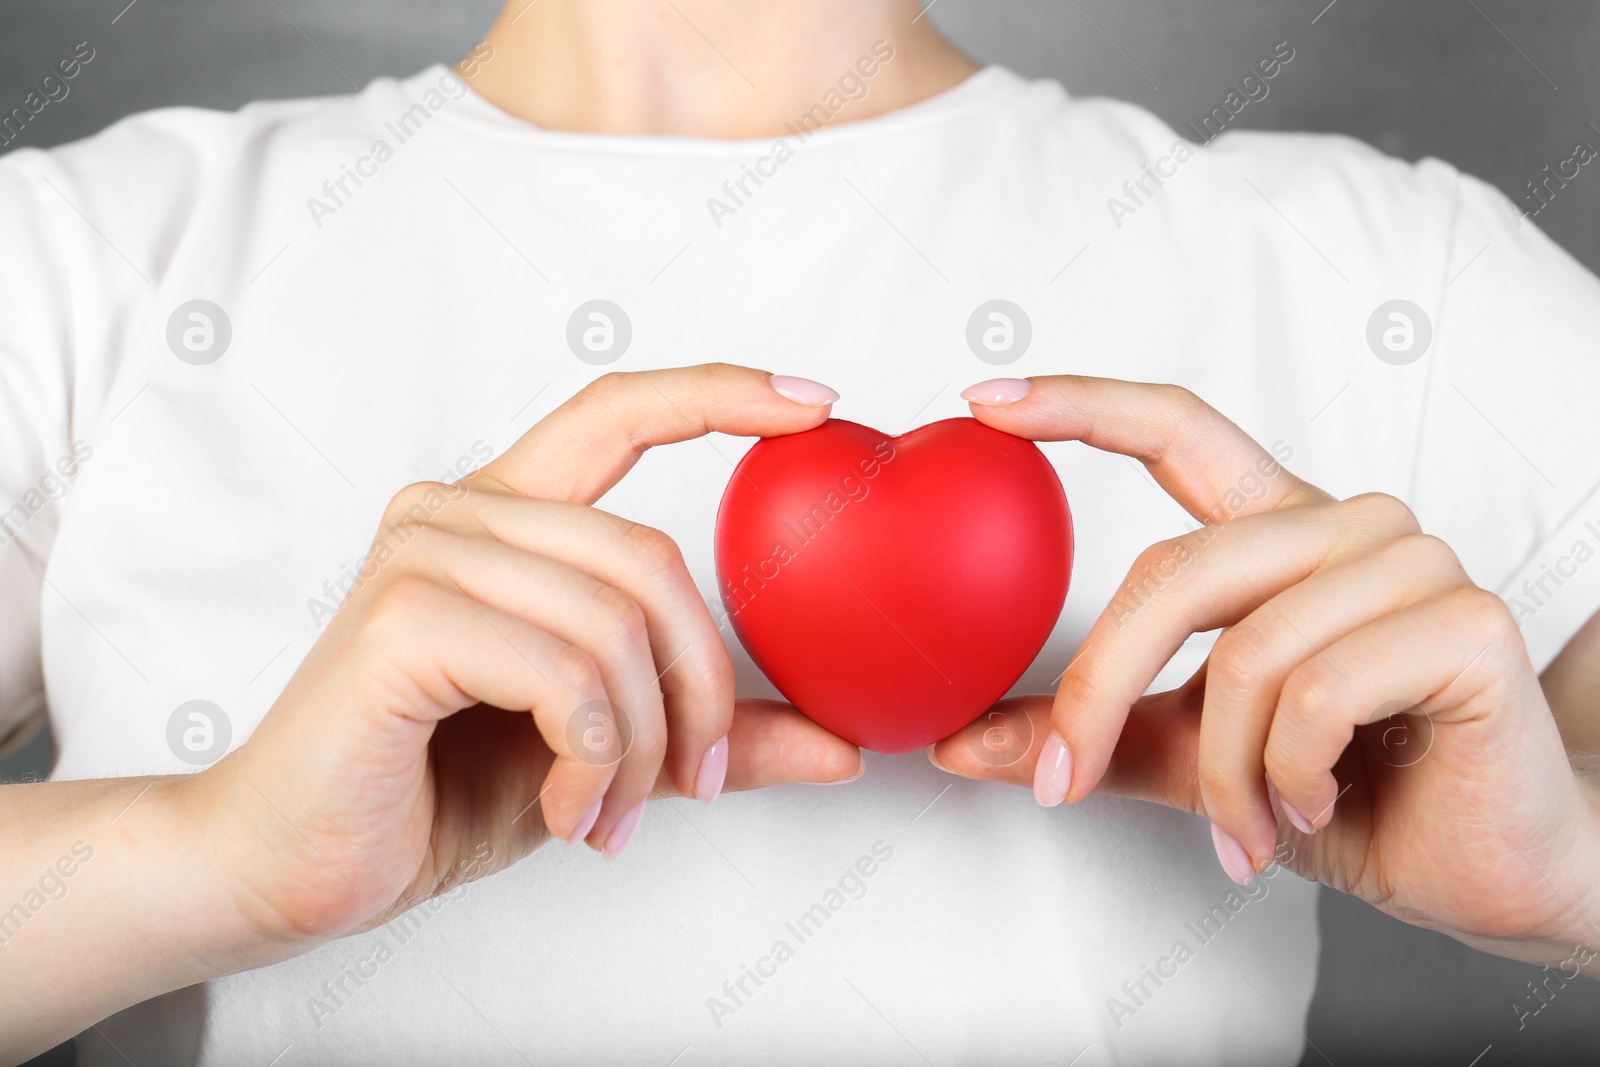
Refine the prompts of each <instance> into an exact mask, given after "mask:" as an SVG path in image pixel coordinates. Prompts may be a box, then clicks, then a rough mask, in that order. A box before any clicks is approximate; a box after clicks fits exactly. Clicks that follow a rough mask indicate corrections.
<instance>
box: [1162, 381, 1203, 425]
mask: <svg viewBox="0 0 1600 1067" xmlns="http://www.w3.org/2000/svg"><path fill="white" fill-rule="evenodd" d="M1161 398H1162V400H1164V401H1165V402H1166V406H1167V407H1168V408H1169V409H1170V410H1171V411H1172V415H1173V417H1174V418H1175V419H1184V418H1188V417H1190V416H1193V415H1196V414H1198V413H1199V412H1201V411H1210V410H1211V405H1210V404H1207V403H1206V402H1205V401H1204V400H1201V399H1200V396H1199V394H1197V393H1196V392H1194V390H1192V389H1189V388H1187V387H1185V386H1182V385H1174V384H1171V383H1167V384H1165V385H1163V386H1161Z"/></svg>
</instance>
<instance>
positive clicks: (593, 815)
mask: <svg viewBox="0 0 1600 1067" xmlns="http://www.w3.org/2000/svg"><path fill="white" fill-rule="evenodd" d="M603 803H605V801H603V800H597V801H595V802H594V807H592V808H590V809H589V811H588V813H587V814H586V815H584V817H583V818H581V819H579V820H578V825H577V826H574V827H573V828H572V833H570V834H568V835H567V844H569V845H576V844H577V843H578V842H579V841H582V840H583V839H584V838H586V837H588V836H589V831H590V830H593V829H594V821H595V820H596V819H598V818H599V817H600V805H601V804H603Z"/></svg>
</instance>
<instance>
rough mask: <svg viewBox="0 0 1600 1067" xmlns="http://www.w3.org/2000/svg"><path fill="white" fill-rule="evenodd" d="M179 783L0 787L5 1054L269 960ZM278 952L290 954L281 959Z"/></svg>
mask: <svg viewBox="0 0 1600 1067" xmlns="http://www.w3.org/2000/svg"><path fill="white" fill-rule="evenodd" d="M193 786H194V783H193V782H192V781H190V780H189V779H188V778H187V777H176V778H118V779H99V780H89V781H73V782H44V783H39V784H30V785H7V786H0V856H4V857H5V860H4V864H3V865H0V1062H5V1063H12V1062H17V1061H19V1060H24V1059H27V1058H28V1057H29V1056H32V1055H35V1054H37V1053H39V1052H41V1051H43V1050H45V1049H48V1048H50V1047H51V1046H52V1045H54V1044H56V1043H58V1042H60V1041H62V1040H64V1039H66V1038H67V1037H70V1036H71V1035H73V1034H76V1033H78V1032H80V1031H82V1030H84V1029H86V1028H87V1027H88V1026H89V1025H90V1024H91V1023H94V1022H98V1021H99V1020H100V1019H103V1018H105V1017H106V1016H107V1015H110V1014H112V1013H113V1012H116V1011H119V1010H121V1009H122V1008H125V1007H127V1006H129V1005H131V1004H135V1003H138V1002H139V1001H142V1000H146V999H148V998H150V997H153V996H156V995H158V994H161V993H164V992H167V991H169V990H172V989H177V988H181V987H183V986H186V985H191V984H193V983H195V982H199V981H203V980H205V979H208V978H213V977H216V976H218V975H222V974H227V973H231V972H233V971H236V970H239V969H241V968H243V967H247V966H252V965H257V964H260V963H265V962H270V960H271V958H272V956H273V955H274V952H273V948H272V946H270V945H264V944H262V943H261V941H260V939H259V938H257V937H256V936H254V935H253V934H252V933H251V931H250V930H249V929H248V925H247V924H246V923H245V922H244V921H243V920H241V918H240V917H239V913H238V908H237V907H236V905H235V903H234V902H233V901H232V900H231V898H230V892H229V888H228V887H227V886H226V885H225V884H224V883H223V880H222V879H221V878H220V877H219V876H218V875H217V873H216V872H215V871H214V869H213V868H212V866H211V863H210V860H209V858H208V857H207V855H206V849H205V844H204V842H203V840H200V839H199V835H198V833H197V831H196V828H195V823H196V820H194V819H193V818H192V817H191V816H190V815H189V812H191V811H193V810H194V806H193V805H192V804H191V803H190V802H189V797H190V796H191V795H192V794H193V792H194V788H193ZM280 954H287V953H280Z"/></svg>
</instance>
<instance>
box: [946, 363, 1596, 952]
mask: <svg viewBox="0 0 1600 1067" xmlns="http://www.w3.org/2000/svg"><path fill="white" fill-rule="evenodd" d="M1011 384H1012V385H1013V387H1018V386H1020V387H1026V386H1028V385H1030V384H1031V387H1032V388H1031V391H1029V392H1028V393H1027V395H1026V396H1025V397H1023V398H1022V399H1020V400H1017V401H1015V402H1013V403H1008V404H998V403H974V404H973V406H972V411H973V414H974V415H975V416H976V417H977V418H979V419H981V420H982V421H984V422H986V423H988V424H989V425H991V426H994V427H995V428H996V429H1000V430H1004V431H1006V432H1008V433H1014V434H1017V435H1018V436H1022V437H1028V438H1032V439H1035V440H1050V441H1062V440H1066V441H1081V442H1083V443H1085V444H1087V445H1089V446H1091V447H1094V448H1099V449H1102V450H1105V451H1108V452H1114V453H1119V454H1121V455H1125V456H1131V457H1133V458H1134V459H1137V460H1139V461H1140V462H1142V463H1143V464H1144V466H1145V467H1146V469H1148V470H1149V472H1150V473H1151V475H1152V476H1153V477H1154V478H1155V480H1156V481H1157V483H1158V484H1160V485H1161V487H1162V488H1163V489H1165V490H1166V491H1167V493H1168V494H1170V495H1171V496H1172V498H1173V499H1174V500H1176V501H1177V502H1178V503H1179V504H1181V505H1182V506H1183V507H1184V508H1185V509H1186V510H1187V511H1188V512H1189V514H1190V515H1191V516H1193V517H1194V518H1195V519H1197V520H1199V521H1201V522H1202V523H1205V524H1206V525H1204V526H1203V527H1202V528H1201V529H1199V530H1196V531H1194V532H1193V533H1190V534H1186V535H1184V536H1182V537H1178V538H1175V539H1173V540H1171V541H1167V542H1163V543H1161V544H1157V545H1154V546H1151V548H1150V549H1148V550H1147V551H1145V552H1144V553H1143V554H1142V555H1141V556H1140V557H1139V560H1138V561H1137V562H1136V563H1135V564H1134V567H1133V568H1132V570H1131V572H1130V573H1129V575H1128V579H1127V581H1126V582H1125V583H1124V585H1123V587H1122V590H1121V592H1119V594H1118V596H1117V597H1116V598H1115V599H1114V600H1113V602H1112V603H1111V604H1110V605H1108V606H1107V607H1106V609H1105V611H1104V612H1103V613H1102V615H1101V616H1100V618H1099V620H1098V621H1097V622H1096V623H1095V625H1094V627H1093V628H1092V629H1091V630H1090V632H1089V634H1088V636H1087V637H1086V638H1085V640H1084V643H1083V645H1082V647H1081V648H1080V650H1079V651H1078V654H1077V655H1076V657H1075V658H1074V659H1073V661H1072V663H1071V664H1070V665H1069V666H1068V668H1067V670H1066V672H1065V674H1064V675H1063V676H1062V679H1061V683H1060V687H1059V689H1058V690H1057V692H1056V694H1055V695H1054V696H1053V697H1051V696H1025V697H1020V698H1015V699H1012V700H1008V701H1005V702H1003V703H1002V704H1001V705H1000V706H998V707H997V708H996V709H995V711H994V712H992V713H991V714H990V715H989V716H986V717H984V718H981V719H979V720H978V722H977V723H975V724H974V726H973V727H969V731H973V730H975V731H983V730H993V729H995V728H996V727H997V726H1000V727H1002V728H1003V729H1004V730H1005V731H1006V732H1005V734H1004V735H1003V736H1004V737H1005V738H1008V739H1009V738H1012V737H1017V738H1022V737H1027V738H1031V739H1032V741H1031V744H1030V746H1029V747H1028V750H1027V752H1026V754H1025V755H1023V756H1022V757H1021V758H1019V759H1017V760H1016V761H1015V762H1013V763H1010V764H1007V765H1005V766H998V767H997V766H990V765H988V764H986V763H985V762H984V761H982V760H980V759H979V758H978V757H977V755H976V754H975V751H974V750H975V749H976V750H977V751H980V752H981V751H982V749H981V747H978V746H975V745H974V744H972V743H971V742H972V740H973V738H972V737H971V736H968V735H967V734H966V733H965V732H964V733H963V734H958V735H956V736H954V737H951V738H947V739H946V740H944V741H942V742H940V743H939V744H938V745H936V746H934V747H933V749H932V750H931V751H930V753H929V755H930V758H932V759H933V760H934V762H935V764H936V765H938V766H941V767H943V768H945V769H947V770H949V771H951V772H953V773H956V774H961V775H966V776H968V777H973V778H984V779H992V780H997V781H1009V782H1013V783H1016V784H1031V785H1032V786H1033V787H1034V791H1035V795H1036V796H1037V797H1038V798H1039V800H1040V802H1041V803H1043V804H1046V805H1054V804H1057V803H1060V802H1061V801H1062V800H1063V796H1062V793H1063V790H1062V784H1063V782H1062V777H1065V779H1066V780H1065V790H1064V792H1065V797H1064V799H1065V800H1066V801H1067V802H1069V803H1072V802H1077V801H1080V800H1082V799H1083V798H1084V797H1087V796H1089V795H1091V794H1093V793H1107V794H1113V795H1121V796H1131V797H1137V798H1140V799H1143V800H1149V801H1153V802H1155V803H1159V804H1165V805H1167V806H1169V807H1174V808H1178V809H1180V810H1183V811H1189V812H1194V813H1196V814H1200V815H1204V816H1206V817H1207V818H1209V819H1210V820H1211V821H1212V823H1213V825H1214V826H1215V827H1216V828H1217V833H1216V834H1215V835H1214V837H1215V839H1216V840H1217V844H1218V854H1219V859H1221V860H1222V862H1223V866H1224V869H1229V868H1230V867H1231V868H1232V869H1229V873H1230V874H1232V875H1233V876H1234V877H1235V879H1236V880H1237V881H1240V882H1248V881H1249V880H1250V878H1251V876H1252V874H1253V873H1255V872H1260V871H1262V870H1265V869H1266V868H1267V867H1268V866H1270V865H1271V863H1272V862H1273V860H1274V857H1275V855H1276V856H1278V857H1283V856H1287V857H1289V858H1288V859H1287V860H1286V862H1285V865H1286V866H1287V867H1289V868H1290V869H1291V870H1294V871H1295V872H1296V873H1298V874H1301V875H1302V876H1304V877H1306V878H1312V879H1316V880H1318V881H1321V882H1324V883H1326V884H1328V885H1330V886H1333V887H1334V888H1336V889H1339V890H1342V891H1343V892H1346V893H1351V894H1354V895H1355V896H1358V897H1361V898H1362V899H1363V900H1366V901H1368V902H1369V903H1372V904H1374V905H1376V906H1377V907H1379V908H1381V909H1382V910H1384V911H1386V912H1388V913H1389V914H1391V915H1394V916H1396V917H1397V918H1400V919H1403V920H1405V921H1406V922H1410V923H1414V924H1417V925H1420V926H1425V927H1428V928H1431V929H1435V930H1441V931H1443V932H1445V933H1448V934H1450V935H1452V936H1454V937H1456V938H1459V939H1460V940H1462V941H1465V942H1467V943H1468V944H1472V945H1475V946H1477V947H1479V948H1482V949H1485V950H1487V951H1491V952H1495V953H1499V954H1501V955H1505V956H1511V957H1514V958H1517V959H1522V960H1527V961H1530V962H1537V963H1549V964H1551V965H1556V964H1558V963H1560V962H1562V961H1565V960H1567V959H1568V958H1569V957H1570V956H1572V954H1573V949H1574V947H1575V946H1579V945H1583V946H1587V947H1589V948H1591V949H1592V948H1593V947H1595V946H1597V945H1600V925H1597V923H1596V920H1597V919H1600V901H1597V900H1596V890H1595V888H1594V887H1595V886H1596V885H1597V884H1600V880H1597V876H1600V790H1597V783H1596V778H1595V775H1594V774H1593V773H1592V767H1593V766H1594V761H1593V759H1592V757H1591V756H1590V754H1589V753H1587V752H1586V751H1585V750H1583V749H1582V748H1580V747H1577V746H1576V745H1573V741H1574V740H1576V739H1580V738H1588V737H1590V736H1592V731H1593V729H1594V727H1593V725H1592V724H1593V722H1594V720H1595V714H1594V696H1593V694H1594V693H1595V691H1596V690H1595V682H1596V680H1597V679H1596V674H1597V671H1600V649H1597V648H1596V647H1595V646H1596V641H1597V640H1600V626H1597V625H1596V623H1595V622H1594V621H1593V620H1591V621H1590V623H1589V624H1588V625H1586V626H1585V627H1584V628H1583V630H1582V631H1581V632H1580V633H1579V634H1577V635H1576V636H1575V637H1574V638H1573V640H1572V642H1571V643H1570V644H1569V645H1568V646H1567V648H1566V649H1565V650H1564V651H1563V652H1562V654H1561V656H1560V657H1558V659H1557V660H1556V661H1555V663H1554V664H1553V665H1552V666H1551V668H1550V670H1549V671H1548V672H1547V682H1546V685H1545V686H1544V687H1541V685H1540V679H1539V678H1538V677H1537V676H1536V675H1535V673H1534V670H1533V666H1532V664H1531V663H1530V662H1529V659H1528V652H1527V646H1526V645H1525V644H1524V643H1523V641H1522V637H1521V635H1520V633H1519V632H1518V630H1517V627H1516V624H1515V622H1514V621H1513V619H1512V616H1511V613H1510V612H1509V610H1508V609H1507V608H1506V606H1505V605H1504V603H1503V602H1501V600H1500V598H1499V597H1497V596H1495V595H1494V594H1493V593H1490V592H1487V591H1485V590H1483V589H1480V588H1478V587H1477V586H1476V585H1474V584H1473V583H1472V581H1471V580H1470V579H1469V578H1468V577H1467V575H1466V573H1465V572H1464V571H1463V570H1462V568H1461V564H1460V562H1459V561H1458V560H1457V559H1456V556H1455V553H1454V552H1452V551H1451V550H1450V547H1449V546H1448V545H1446V544H1445V543H1444V542H1443V541H1440V540H1439V539H1437V538H1434V537H1430V536H1428V535H1427V534H1425V533H1423V532H1422V530H1421V528H1420V527H1419V526H1418V524H1417V520H1416V517H1415V516H1414V515H1413V514H1412V513H1411V511H1410V509H1409V508H1407V507H1406V506H1405V505H1404V504H1403V503H1402V502H1400V501H1399V500H1397V499H1395V498H1393V497H1390V496H1385V495H1383V494H1377V493H1371V494H1366V495H1362V496H1357V497H1353V498H1351V499H1349V500H1344V501H1339V500H1335V499H1333V498H1332V497H1330V496H1329V495H1328V494H1327V493H1324V492H1323V491H1322V490H1320V489H1318V488H1316V487H1315V486H1313V485H1311V484H1309V483H1307V482H1305V481H1302V480H1301V479H1299V478H1297V477H1295V476H1294V475H1293V474H1291V473H1290V472H1289V471H1287V470H1285V469H1283V468H1282V467H1281V466H1279V465H1278V464H1277V463H1276V461H1275V460H1273V459H1272V457H1271V456H1270V455H1269V454H1268V453H1267V451H1266V450H1265V449H1263V448H1261V447H1260V446H1259V445H1258V444H1256V443H1255V442H1254V441H1252V440H1251V439H1250V438H1249V437H1248V436H1247V435H1245V434H1244V433H1243V432H1242V431H1241V430H1239V428H1238V427H1236V426H1234V425H1233V424H1232V423H1231V422H1229V421H1228V420H1227V419H1225V418H1224V417H1223V416H1222V415H1220V414H1218V413H1217V412H1216V411H1215V410H1213V409H1212V408H1211V407H1209V406H1208V405H1206V404H1205V403H1203V402H1202V401H1200V400H1199V399H1198V398H1196V397H1195V396H1194V395H1193V394H1191V393H1189V392H1187V391H1186V390H1183V389H1181V388H1178V387H1175V386H1163V385H1146V384H1141V383H1130V382H1118V381H1111V380H1107V379H1094V378H1079V377H1065V376H1063V377H1046V378H1035V379H1030V380H1029V381H1028V382H1013V383H1011ZM996 392H997V390H996V388H995V387H994V385H993V384H992V383H984V384H983V385H980V386H977V387H974V389H972V390H969V392H968V394H967V395H968V398H969V399H972V398H974V397H993V396H994V395H995V394H996ZM1013 395H1014V392H1013ZM1252 475H1254V476H1257V478H1258V480H1252ZM1263 475H1265V476H1264V477H1260V476H1263ZM1260 485H1264V491H1259V492H1249V493H1242V492H1239V491H1238V490H1239V489H1240V487H1241V486H1252V487H1254V486H1260ZM1216 629H1220V630H1221V631H1222V632H1221V635H1220V636H1219V638H1218V639H1217V642H1216V645H1215V646H1214V648H1213V650H1212V652H1211V654H1210V656H1209V657H1208V658H1207V660H1206V662H1205V664H1204V665H1203V666H1202V668H1201V669H1200V670H1199V671H1198V672H1197V673H1196V674H1195V676H1194V677H1193V678H1192V679H1191V680H1190V681H1189V682H1187V683H1186V684H1185V685H1183V686H1181V687H1180V688H1178V689H1176V690H1173V691H1171V692H1166V693H1159V694H1153V695H1150V696H1145V695H1144V693H1145V691H1146V690H1147V689H1148V688H1149V687H1150V685H1151V683H1152V682H1153V681H1154V679H1155V676H1156V674H1157V672H1158V671H1159V670H1160V669H1161V668H1162V667H1163V666H1164V665H1165V663H1166V662H1167V660H1168V659H1169V658H1170V657H1171V656H1172V655H1173V653H1175V652H1176V651H1177V649H1178V647H1179V646H1180V645H1181V644H1182V643H1183V642H1184V641H1185V640H1186V639H1187V638H1188V637H1189V636H1190V635H1192V634H1195V633H1203V632H1206V631H1210V630H1216ZM1564 730H1565V731H1566V732H1567V733H1568V734H1569V735H1570V738H1569V739H1568V740H1567V741H1565V742H1564V740H1563V736H1562V735H1563V731H1564ZM994 736H1002V735H994ZM1569 745H1571V746H1572V747H1571V748H1570V749H1569ZM1063 748H1064V749H1065V751H1066V752H1067V753H1068V754H1069V755H1068V757H1067V758H1065V759H1062V758H1060V757H1059V756H1058V755H1057V754H1058V753H1060V752H1061V751H1062V749H1063ZM1063 765H1065V766H1066V767H1067V773H1066V774H1065V775H1064V776H1056V775H1054V774H1053V773H1052V772H1053V771H1055V770H1056V769H1057V768H1060V767H1062V766H1063ZM1236 850H1237V851H1236ZM1229 853H1233V854H1234V855H1235V856H1237V857H1238V859H1236V860H1235V861H1234V862H1232V863H1230V862H1229ZM1240 860H1242V861H1243V862H1242V863H1241V862H1240ZM1580 955H1581V954H1580ZM1589 955H1590V956H1591V957H1592V956H1593V953H1592V952H1591V953H1589ZM1584 969H1585V970H1586V971H1587V972H1588V973H1591V974H1594V973H1596V972H1597V970H1600V968H1597V966H1596V964H1595V963H1594V962H1593V961H1592V959H1591V962H1589V963H1587V964H1586V966H1585V967H1584Z"/></svg>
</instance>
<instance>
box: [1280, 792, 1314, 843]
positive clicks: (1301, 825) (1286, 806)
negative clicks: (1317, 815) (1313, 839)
mask: <svg viewBox="0 0 1600 1067" xmlns="http://www.w3.org/2000/svg"><path fill="white" fill-rule="evenodd" d="M1278 803H1279V804H1281V805H1283V813H1284V814H1285V815H1287V816H1288V817H1289V821H1290V822H1291V823H1293V824H1294V828H1295V829H1296V830H1299V831H1300V832H1301V833H1303V834H1314V833H1316V832H1317V828H1316V827H1315V826H1312V825H1311V820H1310V819H1308V818H1306V817H1305V816H1304V815H1301V814H1300V811H1299V809H1297V808H1296V807H1295V806H1294V805H1293V804H1291V803H1289V802H1288V801H1287V800H1285V799H1283V797H1281V796H1280V797H1279V798H1278Z"/></svg>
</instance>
